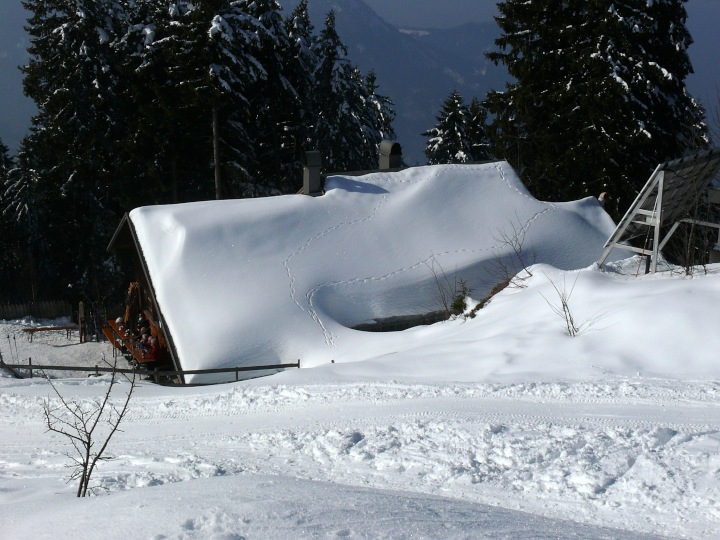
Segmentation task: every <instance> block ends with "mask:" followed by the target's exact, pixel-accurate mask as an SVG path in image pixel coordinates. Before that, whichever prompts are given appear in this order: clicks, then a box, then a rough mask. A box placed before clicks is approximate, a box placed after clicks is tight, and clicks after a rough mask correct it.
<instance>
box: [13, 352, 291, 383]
mask: <svg viewBox="0 0 720 540" xmlns="http://www.w3.org/2000/svg"><path fill="white" fill-rule="evenodd" d="M289 368H300V360H298V361H297V362H294V363H291V364H271V365H266V366H243V367H231V368H213V369H189V370H180V371H176V370H163V369H158V368H155V369H122V368H117V367H112V366H109V367H100V366H99V365H96V366H95V367H88V366H45V365H33V363H32V360H31V359H30V360H29V363H28V364H6V363H5V362H3V361H2V357H0V369H7V370H8V371H9V372H10V373H11V374H12V375H13V376H14V377H16V378H18V379H23V378H24V377H23V376H22V373H21V372H20V371H19V370H23V371H27V372H28V374H29V378H31V379H32V378H33V376H34V372H36V371H45V370H47V371H80V372H88V373H89V374H88V377H92V376H100V374H101V373H125V374H131V373H134V374H135V375H136V376H138V375H140V376H145V377H148V376H150V377H152V378H153V379H154V381H155V382H156V383H159V382H160V378H161V377H165V378H171V377H177V376H179V375H201V374H204V373H235V380H236V381H239V380H240V372H242V371H263V370H269V369H276V370H280V369H289ZM43 376H44V375H43ZM223 382H228V381H223ZM172 384H173V386H200V385H196V384H193V385H189V384H181V383H172ZM212 384H218V383H212Z"/></svg>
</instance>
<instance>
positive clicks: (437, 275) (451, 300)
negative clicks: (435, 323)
mask: <svg viewBox="0 0 720 540" xmlns="http://www.w3.org/2000/svg"><path fill="white" fill-rule="evenodd" d="M426 265H427V267H428V268H429V269H430V273H431V274H432V276H433V280H434V281H435V289H434V292H433V302H434V304H435V305H436V306H438V307H439V308H440V310H441V311H442V312H443V313H444V314H445V318H446V319H449V318H450V317H452V316H453V315H460V314H462V313H463V312H464V311H465V298H467V297H468V296H470V294H471V293H472V289H471V288H470V286H469V285H468V284H467V281H465V280H464V279H463V278H461V277H459V276H458V275H457V272H455V273H454V274H453V276H452V279H451V278H449V277H448V276H447V274H446V273H445V270H443V267H442V266H441V265H440V263H439V262H438V261H437V259H436V258H435V256H433V257H432V258H431V260H430V263H426Z"/></svg>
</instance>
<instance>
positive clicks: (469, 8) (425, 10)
mask: <svg viewBox="0 0 720 540" xmlns="http://www.w3.org/2000/svg"><path fill="white" fill-rule="evenodd" d="M496 1H497V0H365V3H366V4H368V5H369V6H370V7H371V8H373V10H375V12H376V13H377V14H378V15H380V16H381V17H382V18H383V19H385V20H386V21H388V22H390V23H394V24H400V25H407V26H421V27H422V26H424V27H432V28H451V27H453V26H459V25H461V24H464V23H466V22H478V21H492V18H493V15H495V14H496V13H497V7H496V5H495V4H496Z"/></svg>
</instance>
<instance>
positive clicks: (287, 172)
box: [244, 0, 301, 193]
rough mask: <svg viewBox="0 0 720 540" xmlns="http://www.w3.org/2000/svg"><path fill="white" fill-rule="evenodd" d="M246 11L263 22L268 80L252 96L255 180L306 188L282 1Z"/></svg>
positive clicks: (254, 0) (287, 189) (249, 0)
mask: <svg viewBox="0 0 720 540" xmlns="http://www.w3.org/2000/svg"><path fill="white" fill-rule="evenodd" d="M245 4H246V6H245V8H244V9H245V10H246V11H247V13H248V15H249V16H250V17H252V18H253V19H255V20H257V21H259V25H258V31H257V35H258V43H257V47H256V49H255V52H254V55H255V56H256V57H257V59H258V62H259V64H260V65H262V67H263V70H264V73H265V76H264V78H263V79H262V80H261V81H259V82H258V84H256V85H255V86H254V88H253V90H252V92H251V96H249V98H250V106H251V109H252V113H253V119H252V125H253V145H254V148H255V152H256V153H257V158H258V159H257V166H256V168H255V169H254V171H253V174H252V176H253V177H254V179H255V183H256V184H258V183H260V184H264V185H265V186H266V188H265V189H266V190H267V189H270V190H272V191H271V192H281V193H293V192H297V190H298V188H299V187H300V184H301V182H300V181H301V176H300V174H298V173H299V172H300V171H299V169H298V168H297V167H293V165H294V164H295V162H296V161H297V158H296V153H295V147H294V141H293V138H292V133H291V132H290V131H289V129H290V128H291V127H292V125H293V124H294V123H295V122H296V119H297V118H298V116H299V112H298V111H299V109H300V101H299V95H298V92H297V90H296V89H295V88H294V86H293V83H292V81H293V79H296V77H288V73H289V72H290V71H294V70H296V69H298V68H299V67H301V66H293V65H292V64H293V63H294V62H295V57H294V53H295V50H294V46H296V44H293V43H292V42H291V39H290V37H289V34H288V32H287V28H286V21H285V19H284V18H283V17H282V14H281V11H282V8H281V6H280V4H279V3H278V2H277V1H276V0H245Z"/></svg>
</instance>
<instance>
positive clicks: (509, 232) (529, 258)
mask: <svg viewBox="0 0 720 540" xmlns="http://www.w3.org/2000/svg"><path fill="white" fill-rule="evenodd" d="M515 219H516V221H515V222H511V223H510V226H509V229H498V231H497V233H496V234H494V235H493V239H494V240H495V242H497V247H496V254H495V258H494V261H493V264H492V266H491V267H490V270H489V274H490V275H491V276H492V278H493V281H494V283H493V285H496V284H499V283H506V284H507V286H510V287H515V288H520V289H524V288H525V287H526V285H525V280H526V279H527V278H529V277H532V272H531V271H530V267H531V266H532V265H533V264H535V261H536V254H535V250H534V249H533V248H532V246H531V247H530V248H528V247H526V246H525V242H526V236H527V226H523V224H522V223H521V221H520V218H519V217H518V216H517V215H516V216H515ZM503 248H505V249H503ZM507 248H509V250H508V249H507ZM501 251H509V252H510V253H509V255H505V256H503V255H501Z"/></svg>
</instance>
